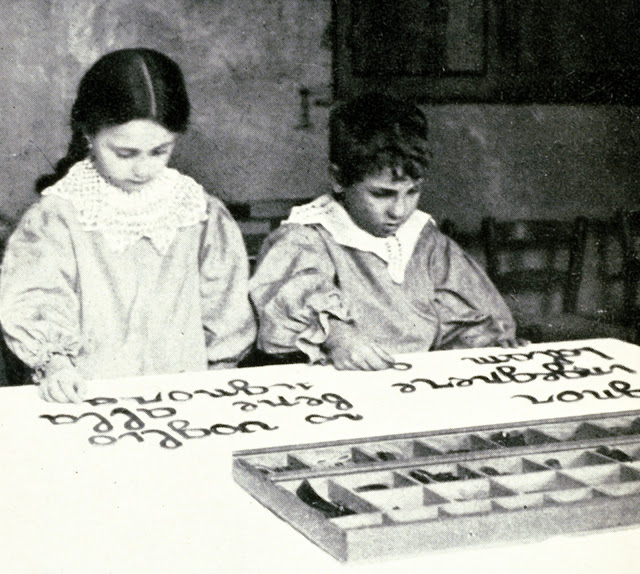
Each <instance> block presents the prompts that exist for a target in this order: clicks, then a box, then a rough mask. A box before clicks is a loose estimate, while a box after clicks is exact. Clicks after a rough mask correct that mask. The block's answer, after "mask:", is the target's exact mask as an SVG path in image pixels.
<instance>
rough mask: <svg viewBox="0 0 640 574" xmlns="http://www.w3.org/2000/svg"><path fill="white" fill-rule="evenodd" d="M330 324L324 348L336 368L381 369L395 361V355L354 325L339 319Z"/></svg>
mask: <svg viewBox="0 0 640 574" xmlns="http://www.w3.org/2000/svg"><path fill="white" fill-rule="evenodd" d="M330 325H331V328H330V333H329V336H328V337H327V340H326V341H325V343H324V348H325V349H326V350H327V354H328V355H329V358H330V359H331V362H332V363H333V365H334V367H335V368H336V369H338V370H341V371H343V370H360V371H380V370H382V369H388V368H389V367H391V366H393V364H394V363H395V360H394V358H393V357H391V356H390V355H389V354H388V353H387V352H386V351H385V350H384V349H382V348H381V347H380V346H379V345H378V344H377V343H375V342H373V341H371V340H370V339H369V338H368V337H366V336H364V335H362V334H361V333H360V332H359V331H358V329H357V328H356V327H354V326H353V325H349V324H348V323H344V322H342V321H338V320H330Z"/></svg>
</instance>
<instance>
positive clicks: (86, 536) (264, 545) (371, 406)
mask: <svg viewBox="0 0 640 574" xmlns="http://www.w3.org/2000/svg"><path fill="white" fill-rule="evenodd" d="M513 352H515V353H516V354H515V355H512V356H511V357H507V356H506V355H505V354H506V353H513ZM523 353H530V355H529V356H526V355H524V354H523ZM553 356H555V357H558V356H561V357H564V359H565V360H566V361H567V362H566V363H565V371H564V373H562V374H560V375H558V373H556V375H555V380H553V379H554V370H553V369H554V367H553V364H552V363H553V362H552V357H553ZM490 357H496V360H497V361H501V362H498V363H495V364H491V363H488V364H487V363H486V361H487V360H488V361H492V360H494V359H490ZM482 358H484V359H482ZM398 360H400V361H404V362H406V363H409V364H411V365H412V367H411V369H410V370H388V371H383V372H377V373H364V372H358V373H354V372H337V371H335V370H334V369H333V368H331V367H313V368H312V367H308V366H306V365H287V366H276V367H262V368H256V369H242V370H229V371H217V372H216V371H212V372H205V373H184V374H179V375H164V376H155V377H139V378H131V379H121V380H114V381H91V382H90V383H89V398H91V399H95V398H97V397H102V398H103V399H105V401H104V402H103V404H97V405H96V404H94V405H92V404H89V403H84V404H81V405H68V404H55V403H46V402H44V401H42V400H40V399H39V398H38V397H37V394H36V392H35V389H34V388H33V387H31V386H28V387H19V388H4V389H1V390H0V397H1V400H0V473H1V474H0V476H1V478H0V484H1V486H2V493H1V502H0V517H1V520H0V571H1V572H7V573H23V572H24V573H29V574H31V573H36V572H37V573H39V574H40V573H49V572H51V573H60V574H75V573H76V572H78V573H80V572H81V573H83V574H84V573H95V574H98V573H117V574H125V573H129V572H132V573H133V572H135V573H142V574H146V573H153V574H155V573H165V572H166V573H183V572H197V573H207V572H225V573H226V572H230V573H239V572H242V573H258V572H259V573H271V572H273V573H278V574H279V573H283V572H322V573H323V574H325V573H331V572H342V573H343V572H346V571H349V572H351V571H352V572H366V573H370V572H371V573H376V572H390V573H391V572H394V573H395V572H437V573H441V572H487V573H492V574H495V573H496V572H514V571H516V572H560V571H567V570H571V571H575V572H581V573H584V572H599V573H601V572H607V573H608V572H625V573H626V572H637V571H638V569H639V568H640V527H639V528H625V529H620V530H617V531H607V532H596V533H589V534H580V535H571V536H567V537H556V538H551V539H548V540H539V541H527V542H526V543H521V544H512V543H511V544H504V545H499V546H493V547H469V548H464V549H458V550H455V551H446V552H445V551H442V552H431V553H423V554H421V555H418V556H415V557H410V558H402V559H387V560H384V561H378V562H369V563H354V564H351V563H350V564H346V565H344V564H340V563H339V562H337V561H336V560H334V559H333V558H332V557H330V556H329V555H328V554H325V553H324V552H323V551H322V550H320V549H319V548H317V547H316V546H315V545H314V544H312V543H311V542H309V541H308V540H307V539H305V538H304V537H303V536H302V535H300V534H299V533H298V532H297V531H295V530H294V529H293V528H291V527H290V526H289V525H287V524H285V523H284V522H282V521H281V520H279V519H278V518H277V517H276V516H274V515H273V514H272V513H270V512H269V511H268V510H266V509H265V508H264V507H262V506H261V505H260V504H259V503H257V502H256V501H255V500H254V499H252V498H251V497H250V496H249V495H248V494H247V493H246V492H245V491H244V490H242V489H241V488H240V487H239V486H238V485H236V484H235V483H234V482H233V480H232V477H231V453H232V452H233V451H236V450H242V449H249V448H262V447H267V446H275V445H286V444H297V443H304V442H320V441H330V440H338V439H345V438H354V437H367V436H379V435H388V434H398V433H410V432H419V431H426V430H436V429H448V428H457V427H468V426H475V425H484V424H494V423H510V422H518V421H525V420H536V419H545V418H555V417H564V416H575V415H582V414H592V413H598V412H620V411H627V410H633V409H640V375H639V374H638V373H637V372H640V348H639V347H636V346H633V345H630V344H628V343H622V342H620V341H615V340H590V341H573V342H565V343H553V344H540V345H531V346H530V347H527V348H525V349H519V350H517V351H505V350H501V349H477V350H472V351H446V352H433V353H423V354H415V355H405V356H401V357H398ZM483 361H485V364H482V363H483ZM479 363H481V364H479ZM544 364H547V366H546V367H545V366H544ZM505 367H507V368H506V369H505ZM498 368H501V371H498V370H497V369H498ZM509 368H513V369H512V370H510V369H509ZM580 369H583V371H580ZM585 370H588V372H587V371H585ZM534 373H537V374H536V375H535V376H534V377H533V380H530V381H529V382H524V381H525V380H527V379H531V378H532V376H533V375H532V374H534ZM580 373H582V374H580ZM585 373H586V374H585ZM474 377H475V378H474ZM491 377H493V379H492V380H493V381H494V382H487V380H491V379H490V378H491ZM415 379H424V380H427V379H428V380H431V381H432V383H427V382H425V381H424V380H419V381H417V382H415V383H413V385H411V384H410V382H411V381H412V380H415ZM545 379H546V380H545ZM233 380H236V382H231V381H233ZM238 381H245V382H238ZM516 381H520V382H516ZM612 381H619V382H622V383H623V385H622V386H621V385H620V384H619V383H617V386H616V385H613V386H612V385H611V383H612ZM407 384H409V385H410V386H407ZM398 385H400V386H398ZM449 385H450V386H449ZM624 385H627V386H626V387H625V386H624ZM412 389H413V390H412ZM621 389H622V390H621ZM625 389H626V390H625ZM401 390H404V391H405V392H401ZM585 390H587V391H588V392H587V393H585V392H584V391H585ZM634 390H637V392H635V393H634V392H633V391H634ZM605 391H607V393H605ZM158 394H159V395H158ZM323 395H324V396H323ZM525 395H526V396H525ZM596 395H597V396H600V397H606V396H607V395H608V396H609V397H610V398H607V399H604V398H600V399H598V398H596ZM636 395H637V396H636ZM527 396H528V397H530V398H527ZM132 397H141V399H135V398H132ZM614 397H615V398H614ZM141 401H146V402H144V403H143V402H141ZM154 401H155V402H154ZM536 401H538V402H537V403H536ZM94 402H95V401H94ZM88 413H94V414H88ZM43 415H46V416H48V417H49V418H46V417H45V418H43ZM82 415H84V416H82ZM336 415H341V416H338V417H336ZM344 415H350V416H344ZM77 417H80V418H77ZM100 417H102V418H100ZM308 417H310V420H311V421H312V422H308V421H307V420H305V419H307V418H308ZM331 417H336V418H334V419H331ZM360 417H361V418H360ZM76 418H77V420H76ZM73 421H75V422H73ZM180 421H188V423H185V422H180ZM248 421H254V422H255V421H259V422H260V423H262V426H260V425H257V424H248V425H244V427H243V425H242V423H243V422H244V423H246V422H248ZM321 421H324V422H321ZM54 423H58V424H54ZM318 423H321V424H318ZM265 425H268V427H270V428H272V429H273V430H266V429H265V428H262V427H264V426H265ZM94 426H96V427H97V430H94V428H93V427H94ZM110 426H111V427H113V428H111V429H110V428H109V427H110ZM126 427H128V428H126ZM275 427H277V428H275ZM242 428H244V429H245V430H253V431H254V432H250V433H247V432H244V433H243V432H241V430H242ZM185 429H186V430H185ZM202 429H204V430H202ZM158 431H163V432H165V433H168V434H167V435H166V436H165V435H162V434H160V432H158ZM180 431H182V433H183V434H187V435H189V436H190V437H193V438H184V437H182V436H180ZM204 435H206V436H204ZM92 437H93V438H92ZM95 437H97V438H95ZM109 437H110V438H109ZM90 440H91V441H92V442H93V443H94V444H91V442H90ZM162 440H166V442H165V447H174V448H163V447H162V446H160V442H161V441H162ZM178 443H180V444H179V446H178Z"/></svg>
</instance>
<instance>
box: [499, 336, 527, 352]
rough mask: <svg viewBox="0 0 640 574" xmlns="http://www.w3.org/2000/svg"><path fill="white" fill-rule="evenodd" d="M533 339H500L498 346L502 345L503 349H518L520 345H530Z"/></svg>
mask: <svg viewBox="0 0 640 574" xmlns="http://www.w3.org/2000/svg"><path fill="white" fill-rule="evenodd" d="M530 344H531V341H527V340H526V339H519V338H515V339H503V340H502V341H498V342H497V343H496V346H497V347H502V348H503V349H517V348H518V347H526V346H527V345H530Z"/></svg>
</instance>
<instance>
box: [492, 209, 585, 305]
mask: <svg viewBox="0 0 640 574" xmlns="http://www.w3.org/2000/svg"><path fill="white" fill-rule="evenodd" d="M586 234H587V220H586V219H585V218H583V217H578V218H576V219H575V220H574V221H573V222H567V221H559V220H525V219H520V220H514V221H496V219H495V218H493V217H486V218H484V219H483V221H482V232H481V235H482V240H483V244H484V251H485V258H486V265H487V273H488V275H489V277H490V278H491V280H492V281H493V282H494V283H495V285H496V287H497V288H498V290H499V291H500V292H501V293H502V295H503V296H504V297H505V298H507V300H509V299H513V298H516V297H518V296H520V295H522V294H537V295H540V296H541V297H542V298H543V301H544V303H543V306H544V307H546V308H545V309H543V312H550V311H552V306H553V301H552V300H553V299H554V298H558V297H559V299H560V303H559V307H560V309H558V311H562V312H564V313H574V312H575V311H576V308H577V304H578V290H579V288H580V283H581V281H582V269H583V263H584V253H585V246H586V238H587V236H586Z"/></svg>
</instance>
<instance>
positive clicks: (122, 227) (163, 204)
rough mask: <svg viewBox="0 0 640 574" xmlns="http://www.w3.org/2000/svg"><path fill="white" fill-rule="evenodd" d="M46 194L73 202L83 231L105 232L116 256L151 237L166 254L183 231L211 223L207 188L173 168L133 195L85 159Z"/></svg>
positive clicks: (48, 189) (152, 241)
mask: <svg viewBox="0 0 640 574" xmlns="http://www.w3.org/2000/svg"><path fill="white" fill-rule="evenodd" d="M42 195H55V196H58V197H61V198H63V199H66V200H68V201H70V202H71V203H72V204H73V207H74V208H75V210H76V214H77V216H78V220H79V221H80V225H81V226H82V228H83V229H84V230H85V231H99V232H100V233H102V235H103V236H104V238H105V240H106V242H107V244H108V245H109V248H110V249H112V250H113V251H115V252H122V251H124V250H125V249H127V247H129V246H131V245H133V244H134V243H136V242H137V241H138V240H139V239H141V238H143V237H146V238H148V239H149V240H150V241H151V243H152V244H153V246H154V247H155V248H156V250H157V251H158V252H160V253H161V254H165V253H166V252H167V250H168V249H169V245H170V244H171V242H172V241H173V239H174V238H175V235H176V233H177V230H178V229H179V228H181V227H187V226H190V225H195V224H196V223H199V222H200V221H204V220H205V219H206V218H207V205H206V199H205V192H204V190H203V188H202V186H201V185H200V184H198V183H196V182H195V181H194V180H193V179H191V178H190V177H188V176H186V175H183V174H181V173H180V172H178V171H176V170H175V169H171V168H168V167H167V168H165V169H164V170H163V171H162V172H161V173H160V175H158V176H157V177H156V178H155V179H153V181H151V182H150V183H149V184H148V185H146V186H145V187H143V188H142V189H140V191H139V192H135V193H127V192H126V191H123V190H122V189H120V188H119V187H116V186H115V185H112V184H111V183H109V182H108V181H106V180H105V179H104V178H103V177H102V176H101V175H100V174H99V173H98V171H97V170H96V169H95V167H94V165H93V163H92V162H91V160H90V159H84V160H82V161H79V162H78V163H76V164H74V165H73V166H71V169H69V172H68V173H67V175H66V176H64V177H63V178H62V179H61V180H60V181H58V182H57V183H56V184H55V185H53V186H52V187H49V188H47V189H45V190H44V191H43V192H42Z"/></svg>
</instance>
